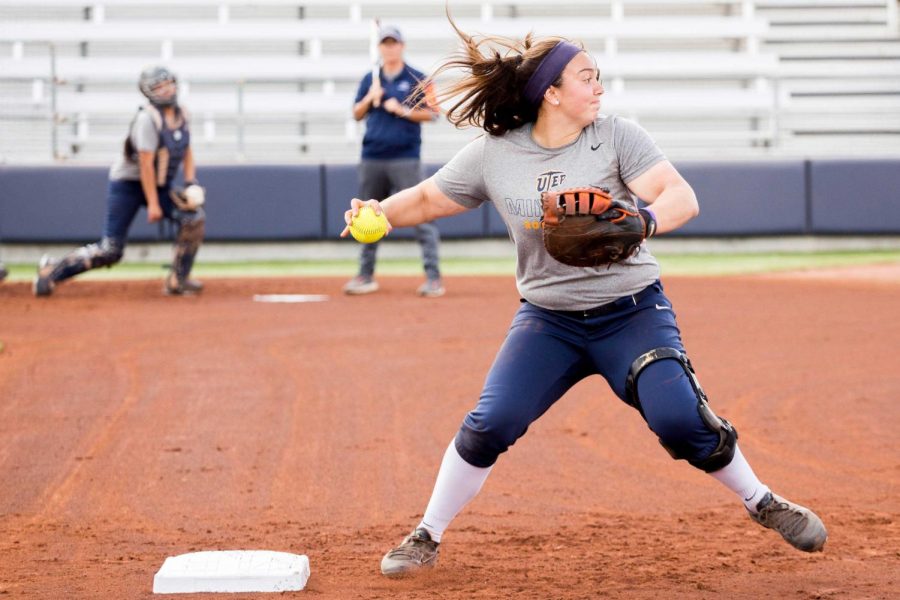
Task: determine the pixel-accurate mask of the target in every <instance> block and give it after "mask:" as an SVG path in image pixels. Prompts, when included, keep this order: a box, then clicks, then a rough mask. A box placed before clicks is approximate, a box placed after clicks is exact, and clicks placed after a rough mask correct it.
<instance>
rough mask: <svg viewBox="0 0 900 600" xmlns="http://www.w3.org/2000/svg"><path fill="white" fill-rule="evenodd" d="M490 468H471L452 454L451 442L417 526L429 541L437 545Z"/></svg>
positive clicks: (477, 490) (482, 482)
mask: <svg viewBox="0 0 900 600" xmlns="http://www.w3.org/2000/svg"><path fill="white" fill-rule="evenodd" d="M492 468H493V467H487V468H481V467H473V466H472V465H470V464H469V463H467V462H466V461H465V460H463V458H462V457H461V456H460V455H459V452H457V451H456V444H455V443H454V442H452V441H451V442H450V447H449V448H447V451H446V452H445V453H444V460H443V461H441V470H440V471H439V472H438V476H437V481H435V482H434V491H433V492H432V493H431V500H429V501H428V508H426V509H425V516H424V517H422V522H421V523H419V525H418V527H424V528H425V529H427V530H428V533H430V534H431V539H432V540H434V541H435V542H440V541H441V536H442V535H444V530H445V529H447V526H448V525H449V524H450V521H452V520H453V519H454V517H456V515H457V514H459V511H461V510H462V509H463V507H464V506H465V505H466V504H468V503H469V501H470V500H471V499H472V498H474V497H475V496H476V495H477V494H478V492H479V490H481V486H482V485H483V484H484V480H485V479H487V476H488V474H489V473H490V472H491V469H492Z"/></svg>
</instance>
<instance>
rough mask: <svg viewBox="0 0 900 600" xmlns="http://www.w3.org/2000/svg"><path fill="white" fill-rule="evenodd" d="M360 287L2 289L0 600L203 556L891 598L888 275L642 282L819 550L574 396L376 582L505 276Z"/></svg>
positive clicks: (402, 587)
mask: <svg viewBox="0 0 900 600" xmlns="http://www.w3.org/2000/svg"><path fill="white" fill-rule="evenodd" d="M894 273H895V274H896V270H895V271H894ZM381 282H382V291H380V292H379V293H377V294H374V295H372V296H367V297H356V298H349V297H344V296H342V295H341V294H340V285H341V283H342V281H341V280H339V279H334V278H297V279H279V280H273V279H256V280H250V279H244V280H210V281H208V282H207V284H208V289H207V291H206V292H205V293H204V295H203V296H202V297H196V298H168V297H163V296H161V295H160V293H159V290H160V283H159V282H156V281H153V282H115V283H100V282H84V281H76V282H71V283H68V284H66V285H63V286H61V287H60V288H59V289H58V290H57V294H56V295H55V296H54V297H52V298H49V299H40V300H38V299H35V298H33V297H31V295H30V290H29V287H28V285H27V284H25V283H5V284H3V285H0V340H2V342H3V343H4V345H5V348H4V349H3V351H2V353H0V481H2V487H0V490H2V491H0V597H2V598H6V597H9V598H104V599H105V598H115V599H120V598H147V597H151V596H152V593H151V589H152V581H153V574H154V573H155V572H156V571H157V570H158V569H159V567H160V565H161V564H162V562H163V560H164V559H165V558H166V557H167V556H170V555H175V554H181V553H185V552H190V551H197V550H216V549H223V550H224V549H269V550H281V551H288V552H295V553H298V554H307V555H308V556H309V558H310V561H311V565H312V576H311V578H310V580H309V584H308V587H307V589H306V590H305V591H303V592H295V593H292V594H287V595H291V596H296V597H298V598H303V597H311V598H376V599H386V598H397V597H406V598H441V599H442V600H450V599H462V598H466V599H468V598H508V597H516V598H540V599H544V598H562V599H570V598H598V597H604V598H723V597H724V598H748V599H749V598H754V599H755V598H758V597H760V596H768V597H772V598H890V597H895V598H896V597H897V594H898V592H897V590H898V589H900V575H898V573H900V569H898V566H900V493H898V492H900V486H898V483H900V451H898V444H897V439H898V433H897V432H898V431H900V419H898V415H900V402H898V399H900V368H898V366H900V365H898V358H897V356H898V354H897V350H898V340H900V319H898V317H897V314H898V313H897V310H898V307H900V283H898V282H900V277H894V278H880V279H878V278H876V279H872V280H870V279H865V278H862V279H860V278H855V279H849V278H844V277H841V274H840V272H838V273H837V274H836V275H833V276H831V277H825V278H796V277H793V278H786V277H778V278H767V277H738V278H710V279H700V278H670V279H668V280H667V282H666V286H667V291H668V293H669V295H670V296H671V298H672V299H673V301H674V303H675V308H676V310H677V314H678V319H679V322H680V324H681V327H682V329H683V333H684V337H685V342H686V344H687V348H688V351H689V353H690V355H691V357H692V360H693V361H694V364H695V366H696V367H697V368H698V372H699V375H700V379H701V381H702V382H703V385H704V387H705V388H706V390H707V392H708V393H709V395H710V397H711V399H712V403H713V406H714V407H715V408H716V410H717V412H719V413H720V414H722V415H723V416H726V417H727V418H728V419H730V420H731V421H732V422H733V423H735V424H736V426H737V427H738V430H739V431H740V439H741V446H742V448H743V450H744V454H745V455H746V456H747V457H748V459H749V460H750V462H751V464H753V465H754V467H755V469H756V471H757V472H758V474H759V475H760V476H761V478H762V479H763V480H764V481H765V482H767V483H768V484H769V485H770V486H771V487H772V488H773V489H774V490H775V491H777V492H779V493H781V494H783V495H785V496H787V497H788V498H791V499H794V500H796V501H799V502H801V503H804V504H806V505H808V506H810V507H812V508H814V509H815V510H816V511H817V512H819V514H820V515H821V516H822V517H823V519H824V520H825V523H826V524H827V526H828V529H829V533H830V537H829V541H828V544H827V545H826V547H825V552H824V553H819V554H815V555H808V554H804V553H801V552H798V551H796V550H793V549H792V548H790V547H789V546H788V545H787V544H785V543H784V542H783V541H782V540H781V539H780V537H778V535H777V534H775V533H774V532H771V531H767V530H764V529H762V528H761V527H759V526H758V525H756V524H754V523H753V522H751V521H750V519H749V518H748V517H747V515H746V513H745V511H744V509H743V508H742V506H741V505H740V503H739V502H737V501H736V499H735V498H734V497H733V495H732V494H731V493H730V492H728V491H726V490H725V489H724V488H723V487H721V486H720V485H719V484H718V483H717V482H716V481H714V480H712V479H711V478H710V477H708V476H706V475H704V474H703V473H701V472H698V471H696V470H695V469H693V468H691V467H689V466H688V465H687V464H686V463H684V462H675V461H672V460H671V459H669V458H668V455H667V454H666V453H665V451H663V449H662V448H661V447H660V446H659V444H658V443H657V442H656V439H655V437H654V436H653V435H652V434H651V432H650V431H649V430H648V429H647V427H646V426H645V424H644V423H643V421H642V420H641V419H640V417H639V415H638V414H637V413H636V412H634V411H633V410H631V409H629V408H628V407H626V406H624V405H623V404H622V403H621V402H619V401H618V400H617V399H615V397H614V396H613V395H612V393H611V392H610V391H609V390H608V389H607V387H606V386H605V384H604V383H603V382H602V381H601V380H600V379H599V378H592V379H590V380H587V381H585V382H582V383H581V384H579V385H578V386H577V387H576V388H575V389H574V390H572V392H570V393H569V394H568V395H567V396H566V397H565V398H564V399H563V400H562V401H560V402H559V403H558V404H557V405H556V406H555V407H553V408H552V409H551V410H550V411H549V412H548V413H547V414H546V415H545V416H544V418H542V419H541V420H540V421H538V422H537V423H536V424H535V425H534V426H533V427H532V428H531V430H530V431H529V432H528V434H527V435H526V436H525V438H523V439H522V440H521V441H520V442H519V443H518V444H516V446H515V447H513V448H512V449H511V451H510V452H509V453H508V454H507V455H505V456H503V457H501V460H500V462H499V463H498V465H497V467H496V468H495V469H494V472H493V473H492V474H491V477H490V478H489V479H488V482H487V484H486V485H485V488H484V489H483V491H482V492H481V494H480V495H479V496H478V497H477V498H476V499H475V500H474V501H473V503H472V504H471V505H470V506H469V507H468V508H467V509H466V510H465V511H464V513H463V514H462V515H461V516H460V517H459V518H458V519H457V521H456V522H454V524H453V525H452V526H451V529H450V530H449V531H448V533H447V534H446V535H445V538H444V544H443V545H442V548H441V550H442V553H441V560H440V564H439V565H438V568H437V569H436V570H435V571H433V572H431V573H428V574H426V575H424V576H420V577H415V578H409V579H404V580H400V581H393V580H387V579H385V578H383V577H382V576H381V575H380V574H379V571H378V567H379V562H380V560H381V556H382V554H383V553H384V552H385V551H386V550H388V549H389V548H390V547H391V546H393V545H394V544H396V543H397V542H398V541H399V540H400V539H401V538H402V537H403V536H404V535H405V534H406V533H408V531H409V530H410V529H411V527H412V526H413V525H415V524H416V523H417V519H418V518H419V516H420V514H421V511H422V510H424V507H425V504H426V502H427V501H428V496H429V494H430V492H431V486H432V483H433V480H434V476H435V474H436V471H437V467H438V464H439V462H440V459H441V456H442V454H443V452H444V449H445V448H446V446H447V444H448V443H449V441H450V440H451V438H452V437H453V435H454V433H455V431H456V429H457V427H458V425H459V422H460V420H461V419H462V417H463V416H464V414H465V412H466V411H467V410H468V409H469V408H470V407H471V406H472V405H473V404H474V402H475V400H476V399H477V397H478V393H479V391H480V388H481V384H482V381H483V378H484V375H485V373H486V372H487V369H488V368H489V366H490V364H491V361H492V359H493V356H494V353H495V351H496V350H497V348H498V347H499V344H500V343H501V341H502V339H503V336H504V334H505V332H506V329H507V326H508V324H509V320H510V318H511V317H512V315H513V312H514V311H515V310H516V308H517V306H518V296H517V294H516V291H515V286H514V283H513V281H512V278H511V277H497V278H493V277H471V278H468V277H467V278H463V277H452V278H449V279H448V280H447V288H448V292H447V295H446V296H445V297H443V298H440V299H421V298H418V297H416V296H415V295H414V289H415V287H416V286H417V285H418V283H419V281H418V279H416V278H399V277H398V278H382V279H381ZM262 293H265V294H269V293H304V294H328V295H330V297H331V298H330V300H329V301H327V302H321V303H310V304H261V303H257V302H253V301H252V296H253V295H254V294H262ZM180 597H188V598H194V597H198V598H199V597H209V596H208V595H187V596H180ZM228 597H229V598H251V597H252V598H261V597H268V596H267V595H253V594H246V595H244V594H240V595H229V596H228Z"/></svg>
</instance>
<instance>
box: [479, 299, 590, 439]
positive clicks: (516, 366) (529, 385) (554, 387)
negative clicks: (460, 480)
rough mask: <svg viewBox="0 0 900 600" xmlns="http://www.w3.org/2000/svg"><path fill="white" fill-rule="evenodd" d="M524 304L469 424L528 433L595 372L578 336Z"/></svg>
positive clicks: (487, 379)
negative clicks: (574, 387)
mask: <svg viewBox="0 0 900 600" xmlns="http://www.w3.org/2000/svg"><path fill="white" fill-rule="evenodd" d="M547 313H548V311H542V310H541V309H538V308H536V307H534V306H532V305H530V304H523V305H522V307H521V308H520V309H519V312H518V313H517V314H516V316H515V318H514V319H513V323H512V325H511V326H510V329H509V332H508V334H507V336H506V339H505V340H504V342H503V345H502V346H501V347H500V351H499V352H498V353H497V356H496V358H495V359H494V364H493V365H492V366H491V369H490V371H489V372H488V375H487V378H486V379H485V383H484V388H483V390H482V393H481V397H480V399H479V401H478V405H477V406H476V407H475V408H474V409H473V410H472V411H471V412H470V413H469V415H468V416H467V418H466V421H467V423H468V424H469V425H470V426H473V427H475V428H478V429H482V428H499V429H503V430H509V431H511V432H512V433H510V434H509V437H513V438H515V437H516V436H517V435H520V434H521V432H524V429H526V428H527V427H528V425H529V424H530V423H532V422H533V421H534V420H535V419H537V418H538V417H540V416H541V415H542V414H544V412H546V410H547V409H548V408H550V407H551V406H552V405H553V403H554V402H556V401H557V400H559V398H561V397H562V395H563V394H565V392H566V391H567V390H568V389H569V388H571V387H572V386H573V385H574V384H575V383H577V382H578V381H580V380H581V379H583V378H584V377H586V376H587V375H589V374H591V373H592V372H593V371H592V369H591V367H590V364H589V361H587V360H586V359H585V356H584V353H583V350H582V347H581V341H580V340H579V338H578V335H577V332H574V331H572V330H570V329H567V328H566V327H565V326H561V325H560V324H559V323H558V322H557V320H556V318H554V316H553V315H550V314H547Z"/></svg>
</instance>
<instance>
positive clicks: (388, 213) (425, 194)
mask: <svg viewBox="0 0 900 600" xmlns="http://www.w3.org/2000/svg"><path fill="white" fill-rule="evenodd" d="M363 206H371V207H372V208H373V209H374V210H375V212H376V213H382V212H383V213H384V215H385V217H387V220H388V223H389V226H388V230H390V229H393V228H394V227H412V226H413V225H419V224H421V223H427V222H429V221H434V220H435V219H439V218H441V217H450V216H453V215H458V214H459V213H461V212H465V211H466V210H469V209H467V208H466V207H465V206H462V205H461V204H459V203H457V202H454V201H453V200H451V199H450V198H449V197H448V196H447V195H445V194H444V193H443V192H442V191H441V190H440V188H438V186H437V184H436V183H435V182H434V177H429V178H428V179H426V180H425V181H423V182H421V183H419V184H418V185H415V186H413V187H411V188H406V189H405V190H402V191H399V192H397V193H396V194H394V195H393V196H390V197H388V198H385V199H384V200H382V201H381V202H378V201H377V200H366V201H365V202H364V201H362V200H360V199H359V198H353V199H352V200H351V201H350V210H348V211H346V212H345V213H344V222H345V223H347V227H345V228H344V231H342V232H341V237H346V235H347V233H349V231H350V229H349V225H350V221H351V220H352V219H353V217H355V216H356V215H358V214H359V209H360V208H362V207H363Z"/></svg>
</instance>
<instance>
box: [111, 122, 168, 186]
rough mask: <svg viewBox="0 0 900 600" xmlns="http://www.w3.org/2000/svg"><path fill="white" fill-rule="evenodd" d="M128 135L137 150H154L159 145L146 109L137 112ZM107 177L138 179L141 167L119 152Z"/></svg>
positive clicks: (155, 131)
mask: <svg viewBox="0 0 900 600" xmlns="http://www.w3.org/2000/svg"><path fill="white" fill-rule="evenodd" d="M128 135H130V136H131V143H132V144H133V145H134V149H135V151H137V152H156V148H157V147H158V146H159V132H158V131H157V130H156V126H155V125H154V124H153V118H152V117H151V116H150V113H148V112H147V110H142V111H140V112H139V113H138V115H137V118H136V119H135V120H134V126H132V128H131V131H130V132H129V133H128ZM109 178H110V179H112V180H116V181H118V180H122V179H124V180H128V181H140V180H141V167H140V165H139V164H138V163H137V162H135V161H132V160H131V159H129V158H127V157H126V156H125V153H124V152H119V154H118V155H117V156H116V160H115V162H114V163H113V165H112V167H110V169H109Z"/></svg>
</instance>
